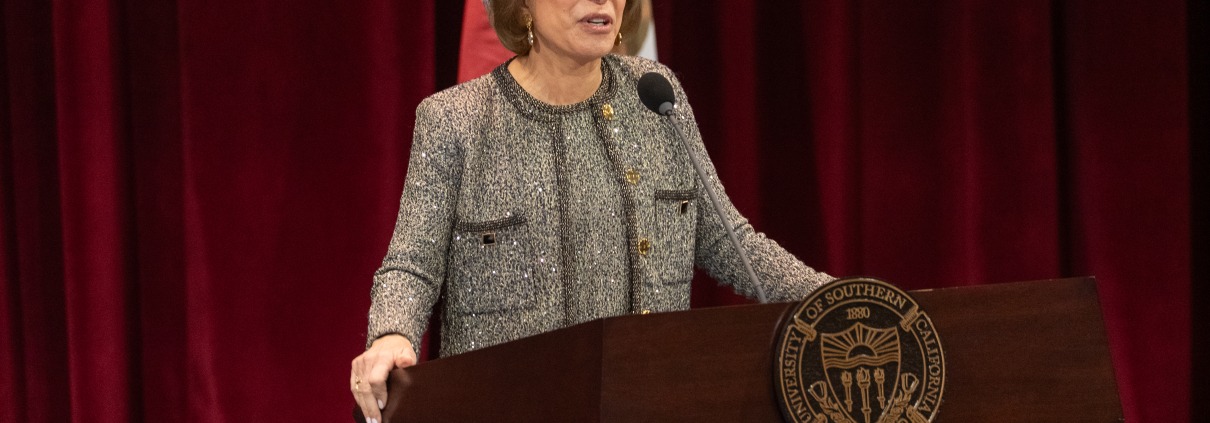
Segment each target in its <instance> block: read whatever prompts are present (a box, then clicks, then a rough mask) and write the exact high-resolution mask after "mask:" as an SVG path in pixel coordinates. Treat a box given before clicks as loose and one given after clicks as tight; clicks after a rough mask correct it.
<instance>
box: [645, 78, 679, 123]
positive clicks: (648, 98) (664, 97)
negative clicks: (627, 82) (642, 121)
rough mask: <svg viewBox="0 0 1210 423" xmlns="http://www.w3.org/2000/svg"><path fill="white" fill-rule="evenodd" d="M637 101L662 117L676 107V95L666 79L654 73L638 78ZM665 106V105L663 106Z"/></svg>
mask: <svg viewBox="0 0 1210 423" xmlns="http://www.w3.org/2000/svg"><path fill="white" fill-rule="evenodd" d="M639 100H642V102H643V105H644V106H647V108H648V109H651V111H653V112H656V113H657V114H660V115H663V114H665V113H666V112H668V111H669V110H671V109H672V106H674V105H676V95H675V94H673V92H672V83H669V82H668V78H665V77H664V75H660V74H658V73H655V72H647V73H645V74H643V76H642V77H641V78H639ZM665 104H666V105H665Z"/></svg>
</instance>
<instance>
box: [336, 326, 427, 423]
mask: <svg viewBox="0 0 1210 423" xmlns="http://www.w3.org/2000/svg"><path fill="white" fill-rule="evenodd" d="M413 364H416V350H415V349H413V348H412V342H411V341H408V339H407V338H405V337H404V336H403V335H398V334H391V335H386V336H383V337H381V338H378V339H375V340H374V342H373V343H371V344H370V349H368V350H366V352H364V353H361V355H359V356H357V358H354V359H353V370H352V373H351V375H350V377H349V386H350V387H351V389H352V391H353V399H355V400H357V406H359V407H361V413H362V415H364V416H365V418H366V422H367V423H381V422H382V409H383V408H384V407H386V404H387V377H388V376H389V375H390V374H391V370H394V369H396V368H399V369H402V368H404V367H408V366H411V365H413Z"/></svg>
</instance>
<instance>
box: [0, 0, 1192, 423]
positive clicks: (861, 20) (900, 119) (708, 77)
mask: <svg viewBox="0 0 1210 423" xmlns="http://www.w3.org/2000/svg"><path fill="white" fill-rule="evenodd" d="M458 3H461V2H448V1H424V2H421V1H410V2H397V1H391V0H367V1H355V2H348V1H339V2H338V1H327V2H325V1H313V0H305V1H294V2H257V1H225V0H222V1H208V2H202V1H197V0H178V1H162V0H75V1H70V2H69V1H62V0H60V1H54V2H49V4H48V2H44V1H35V0H6V1H5V2H4V3H3V9H0V13H2V14H3V15H2V19H0V22H3V27H2V30H0V46H2V47H3V49H2V50H0V81H3V84H0V292H2V295H3V297H2V298H3V300H2V301H0V404H3V406H0V421H5V422H7V421H13V422H17V421H88V422H127V421H151V420H167V421H207V422H208V421H244V420H254V419H257V420H261V419H271V420H278V419H281V420H297V421H341V420H343V419H347V418H349V412H350V410H351V408H352V402H351V400H350V397H349V395H348V392H347V377H348V376H347V374H348V361H349V360H350V359H351V358H352V357H353V356H354V355H356V354H357V353H358V352H359V351H360V350H361V348H362V342H363V332H364V326H365V316H364V314H365V312H366V309H367V307H368V301H369V298H368V297H369V296H368V290H369V285H370V274H371V272H373V270H374V269H375V268H376V267H377V264H378V263H379V261H380V260H381V258H382V254H383V252H384V251H385V246H386V242H387V239H388V237H389V233H390V228H391V226H392V224H393V218H394V215H395V211H396V210H395V208H396V206H397V199H398V195H399V189H400V187H401V184H402V175H403V173H404V171H405V169H404V167H405V165H406V156H407V151H408V142H409V139H410V134H411V125H412V111H413V109H414V107H415V105H416V104H417V103H418V102H419V101H420V99H421V98H423V97H424V96H426V95H428V94H430V93H432V92H434V91H435V90H437V89H439V88H442V87H444V86H447V85H448V84H449V83H451V82H452V81H453V79H454V77H455V75H454V73H455V69H456V68H455V67H454V66H452V65H453V64H454V62H453V60H455V59H456V56H457V39H456V34H457V33H458V28H457V25H458V23H459V22H460V21H461V19H460V7H461V6H460V5H457V4H458ZM656 3H657V4H656V6H655V9H656V10H655V13H656V22H657V31H658V33H659V34H658V39H659V41H660V46H659V48H660V54H661V58H662V59H663V61H664V62H665V63H667V64H669V65H670V66H671V67H672V68H673V69H675V70H677V71H678V72H679V74H680V77H681V79H682V81H683V82H684V84H685V87H686V90H687V91H688V93H689V96H690V99H691V100H692V101H693V103H694V106H695V110H696V111H697V112H698V113H699V116H698V120H699V122H701V125H702V131H703V134H704V136H705V138H706V142H707V144H708V147H709V148H710V150H711V153H712V156H713V158H714V160H715V162H716V164H717V165H718V167H719V169H720V173H721V174H722V178H723V180H724V182H725V183H726V184H727V187H728V194H730V196H731V198H732V200H733V201H734V202H735V203H736V204H737V206H738V207H739V208H740V209H741V210H742V211H744V212H745V214H746V215H748V216H749V217H750V218H751V219H752V220H753V222H754V224H756V226H757V227H758V228H759V229H761V230H763V231H765V232H767V233H769V234H770V235H771V236H772V237H773V238H775V239H777V240H779V241H780V242H781V243H782V244H783V245H785V246H786V247H787V248H788V249H790V250H791V251H792V252H795V253H796V254H798V255H799V256H800V257H802V258H803V259H804V260H805V261H807V262H809V263H811V264H813V265H816V266H817V267H819V268H821V269H823V270H826V271H829V272H831V273H832V274H837V275H848V274H867V275H874V276H879V277H883V278H886V279H888V280H891V281H893V282H895V283H897V284H899V285H901V286H903V287H905V288H911V289H914V288H934V287H944V286H955V285H962V284H972V283H995V282H1004V281H1012V280H1023V279H1039V278H1051V277H1060V276H1073V275H1086V274H1093V275H1096V276H1097V277H1098V280H1099V286H1100V290H1101V299H1102V301H1103V305H1104V308H1105V318H1106V324H1107V327H1108V329H1109V334H1110V339H1111V342H1112V349H1113V354H1114V360H1115V363H1116V370H1117V376H1118V380H1119V385H1120V390H1121V395H1122V399H1123V402H1124V404H1125V405H1126V414H1127V418H1128V419H1129V420H1131V421H1146V422H1150V421H1181V420H1186V419H1187V413H1188V411H1187V410H1188V409H1189V403H1190V400H1189V392H1190V390H1189V385H1190V377H1189V368H1190V357H1189V339H1190V333H1189V325H1190V321H1189V312H1190V308H1189V302H1190V296H1189V289H1190V283H1191V282H1190V271H1189V269H1190V247H1189V245H1190V233H1189V227H1190V215H1189V210H1190V208H1189V207H1190V206H1189V204H1190V179H1189V170H1190V169H1189V164H1188V160H1187V157H1188V152H1189V148H1190V142H1189V136H1188V134H1189V132H1188V126H1189V116H1188V113H1187V105H1188V101H1189V100H1188V89H1187V86H1188V77H1189V75H1188V73H1187V71H1186V69H1187V67H1186V65H1187V51H1188V48H1187V45H1186V27H1187V25H1186V16H1185V4H1184V3H1183V2H1181V1H1174V0H1165V1H1155V2H1134V1H1129V0H1101V1H1092V0H1081V1H1061V2H1060V1H1052V2H1044V1H1022V2H978V1H969V0H967V1H958V0H951V1H940V2H927V3H920V2H908V3H904V2H867V1H830V2H827V1H819V2H701V1H687V0H676V1H660V2H656ZM900 3H902V4H900ZM450 34H455V35H454V38H451V37H450ZM723 292H724V291H721V290H718V289H716V288H714V287H713V282H709V281H705V282H699V283H698V284H696V285H695V298H694V304H695V306H708V305H717V304H727V303H732V302H734V301H736V299H735V298H733V297H731V296H729V295H727V294H724V293H723ZM1021 342H1029V340H1028V339H1023V340H1021ZM1039 394H1040V395H1045V393H1039ZM1023 400H1024V399H1023ZM942 415H944V411H942Z"/></svg>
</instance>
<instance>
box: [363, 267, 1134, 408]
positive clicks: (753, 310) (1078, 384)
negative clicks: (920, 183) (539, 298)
mask: <svg viewBox="0 0 1210 423" xmlns="http://www.w3.org/2000/svg"><path fill="white" fill-rule="evenodd" d="M911 295H912V296H913V298H915V299H916V301H917V302H918V303H919V305H920V307H921V308H922V309H924V310H925V311H926V312H927V313H928V314H929V315H930V317H931V318H932V321H933V324H934V325H935V327H936V329H937V331H938V333H939V335H940V337H941V342H942V345H943V347H944V349H945V355H946V373H947V380H946V384H945V393H944V397H943V401H944V402H943V404H942V405H941V408H940V413H939V414H938V415H937V418H936V420H935V421H936V422H1118V421H1122V409H1121V404H1120V402H1119V398H1118V393H1117V386H1116V383H1115V381H1114V374H1113V364H1112V362H1111V361H1110V356H1109V348H1108V342H1107V340H1106V336H1105V328H1104V325H1103V324H1102V320H1101V310H1100V304H1099V302H1098V300H1097V291H1096V284H1095V281H1094V280H1093V279H1092V278H1073V279H1059V280H1047V281H1036V282H1018V283H1008V284H996V285H978V286H969V287H959V288H946V289H937V290H921V291H913V292H911ZM790 306H791V303H781V304H765V305H748V306H735V307H719V308H707V309H697V310H690V311H683V312H675V313H659V314H650V315H631V316H620V317H613V318H608V319H602V320H598V321H593V322H588V323H584V324H580V325H576V326H573V327H569V328H565V329H561V330H557V331H554V332H549V333H545V334H542V335H538V336H534V337H530V338H525V339H520V340H517V341H513V342H509V343H506V344H502V345H497V346H493V347H490V348H485V349H482V350H478V351H473V352H470V353H466V354H462V355H459V356H454V357H449V358H444V359H441V360H436V361H432V362H427V363H423V364H420V365H417V366H414V367H411V368H408V369H404V370H396V371H394V372H393V373H392V374H391V379H390V388H389V389H390V400H389V401H388V403H387V406H386V409H385V410H383V412H384V414H383V416H384V421H385V422H400V423H402V422H409V423H410V422H488V421H490V422H679V421H695V422H703V421H709V422H716V421H717V422H779V421H782V417H781V414H780V413H779V411H778V405H777V402H776V400H775V399H774V396H773V393H774V388H773V375H772V372H773V371H772V362H773V349H774V347H773V343H774V337H775V335H776V332H777V329H778V323H779V320H780V319H781V317H782V315H783V314H785V313H786V312H787V310H788V309H789V308H790ZM354 414H355V416H354V417H355V419H356V420H357V421H363V420H364V419H363V418H362V416H361V414H360V412H359V411H355V413H354Z"/></svg>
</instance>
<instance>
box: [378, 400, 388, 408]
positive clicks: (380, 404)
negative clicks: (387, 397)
mask: <svg viewBox="0 0 1210 423" xmlns="http://www.w3.org/2000/svg"><path fill="white" fill-rule="evenodd" d="M384 408H387V404H386V403H385V402H382V400H378V409H379V410H381V409H384Z"/></svg>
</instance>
